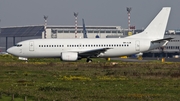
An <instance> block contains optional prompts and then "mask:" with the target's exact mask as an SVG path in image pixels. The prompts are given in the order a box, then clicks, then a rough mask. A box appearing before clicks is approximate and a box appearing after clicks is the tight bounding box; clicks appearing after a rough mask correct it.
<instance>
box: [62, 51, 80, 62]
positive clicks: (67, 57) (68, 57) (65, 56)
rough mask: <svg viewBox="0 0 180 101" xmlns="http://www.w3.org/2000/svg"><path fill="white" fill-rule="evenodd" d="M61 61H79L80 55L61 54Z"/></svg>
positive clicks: (71, 53)
mask: <svg viewBox="0 0 180 101" xmlns="http://www.w3.org/2000/svg"><path fill="white" fill-rule="evenodd" d="M61 60H62V61H76V60H78V53H73V52H65V53H61Z"/></svg>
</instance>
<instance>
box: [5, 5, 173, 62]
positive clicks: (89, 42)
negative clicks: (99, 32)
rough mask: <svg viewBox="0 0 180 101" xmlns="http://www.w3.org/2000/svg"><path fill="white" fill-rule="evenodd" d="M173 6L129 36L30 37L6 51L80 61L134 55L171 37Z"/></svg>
mask: <svg viewBox="0 0 180 101" xmlns="http://www.w3.org/2000/svg"><path fill="white" fill-rule="evenodd" d="M170 11H171V8H170V7H163V8H162V10H161V11H160V12H159V13H158V15H157V16H156V17H155V18H154V19H153V20H152V22H151V23H150V24H149V25H148V26H147V28H146V29H145V30H144V31H143V32H141V33H139V34H135V35H132V36H129V37H126V38H120V39H119V38H105V39H103V38H100V39H97V38H94V39H90V38H84V39H79V38H78V39H31V40H26V41H22V42H19V43H17V44H16V46H13V47H11V48H9V49H8V50H7V52H8V53H10V54H13V55H15V56H18V57H23V58H45V57H49V58H60V59H61V60H62V61H77V60H78V59H81V58H87V62H90V61H92V60H91V58H97V57H99V58H108V57H119V56H124V55H132V54H137V53H140V52H146V51H149V50H152V49H155V48H158V47H161V46H165V45H166V44H167V43H168V41H169V40H171V39H172V38H165V39H164V33H165V30H166V26H167V22H168V18H169V15H170Z"/></svg>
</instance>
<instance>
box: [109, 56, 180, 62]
mask: <svg viewBox="0 0 180 101" xmlns="http://www.w3.org/2000/svg"><path fill="white" fill-rule="evenodd" d="M111 60H121V61H124V62H150V61H155V60H156V61H162V58H149V57H148V58H147V57H145V58H143V59H142V60H138V59H137V58H111ZM165 62H180V58H165Z"/></svg>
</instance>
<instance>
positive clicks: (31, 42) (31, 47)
mask: <svg viewBox="0 0 180 101" xmlns="http://www.w3.org/2000/svg"><path fill="white" fill-rule="evenodd" d="M29 51H34V42H33V41H30V42H29Z"/></svg>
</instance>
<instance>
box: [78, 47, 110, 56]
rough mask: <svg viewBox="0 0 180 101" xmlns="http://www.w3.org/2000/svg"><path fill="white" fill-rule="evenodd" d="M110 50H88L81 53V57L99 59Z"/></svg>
mask: <svg viewBox="0 0 180 101" xmlns="http://www.w3.org/2000/svg"><path fill="white" fill-rule="evenodd" d="M108 49H110V48H99V49H93V50H88V51H84V52H81V53H79V56H81V57H98V55H99V54H101V53H104V52H106V51H107V50H108Z"/></svg>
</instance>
